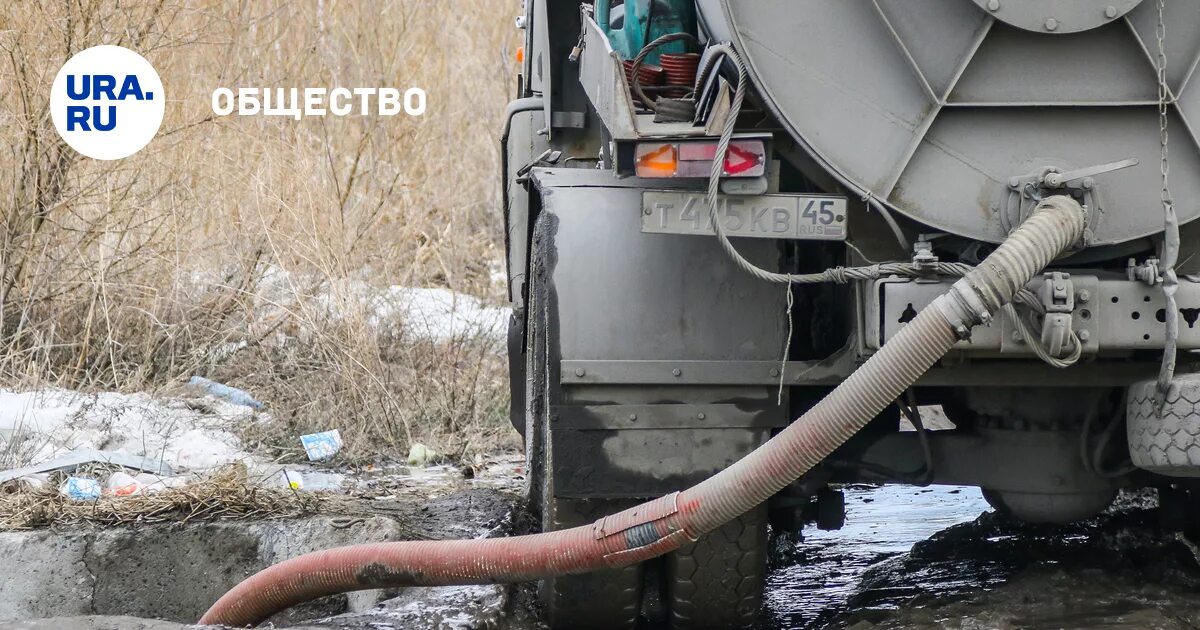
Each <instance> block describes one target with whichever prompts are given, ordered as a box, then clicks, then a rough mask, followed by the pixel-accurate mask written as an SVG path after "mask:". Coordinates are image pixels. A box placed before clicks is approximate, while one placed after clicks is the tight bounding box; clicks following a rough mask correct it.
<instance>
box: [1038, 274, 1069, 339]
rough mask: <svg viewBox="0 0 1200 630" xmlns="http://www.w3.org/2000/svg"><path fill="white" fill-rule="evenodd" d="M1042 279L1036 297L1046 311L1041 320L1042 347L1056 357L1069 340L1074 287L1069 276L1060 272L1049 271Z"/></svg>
mask: <svg viewBox="0 0 1200 630" xmlns="http://www.w3.org/2000/svg"><path fill="white" fill-rule="evenodd" d="M1043 278H1045V280H1044V281H1043V282H1042V287H1041V289H1039V290H1038V297H1040V298H1041V300H1042V306H1043V307H1045V309H1046V316H1045V318H1044V319H1043V320H1042V346H1044V347H1045V348H1046V350H1047V352H1049V353H1050V356H1052V357H1057V356H1060V355H1061V354H1062V352H1063V349H1064V348H1066V347H1067V345H1068V342H1069V340H1070V339H1071V324H1072V321H1073V317H1072V315H1071V313H1072V312H1073V311H1074V310H1075V285H1074V283H1072V282H1071V274H1069V273H1066V272H1062V271H1051V272H1049V273H1046V274H1045V275H1044V276H1043Z"/></svg>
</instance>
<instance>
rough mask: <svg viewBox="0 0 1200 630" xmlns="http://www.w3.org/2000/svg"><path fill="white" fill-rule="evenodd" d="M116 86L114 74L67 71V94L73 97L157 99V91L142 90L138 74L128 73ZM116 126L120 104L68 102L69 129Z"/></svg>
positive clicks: (114, 99) (100, 99) (78, 99)
mask: <svg viewBox="0 0 1200 630" xmlns="http://www.w3.org/2000/svg"><path fill="white" fill-rule="evenodd" d="M120 83H121V85H120V88H119V89H118V87H117V77H115V76H113V75H111V74H84V75H75V74H68V75H67V98H69V99H70V100H72V101H76V102H78V101H101V102H103V101H114V102H115V101H124V100H126V99H134V100H138V101H152V100H154V92H152V91H145V92H143V91H142V86H141V84H140V83H138V78H137V75H136V74H127V75H125V76H124V78H122V79H121V81H120ZM116 128H117V106H116V104H115V103H114V104H112V105H67V131H75V130H76V129H80V130H83V131H93V130H94V131H112V130H113V129H116Z"/></svg>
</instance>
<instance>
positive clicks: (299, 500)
mask: <svg viewBox="0 0 1200 630" xmlns="http://www.w3.org/2000/svg"><path fill="white" fill-rule="evenodd" d="M330 501H333V502H336V501H335V497H324V496H321V495H319V494H311V493H303V494H301V493H297V492H289V491H287V490H286V489H284V488H270V487H264V486H262V485H260V484H258V483H255V482H253V481H251V480H248V479H247V478H246V475H245V472H244V471H243V470H239V469H238V467H235V466H231V467H229V468H226V469H223V470H221V471H219V472H217V473H215V474H213V475H211V476H208V477H205V478H204V479H200V480H197V481H194V482H192V483H189V484H188V485H187V486H185V487H182V488H167V489H163V490H159V491H157V492H152V493H143V494H134V495H129V496H123V497H117V496H104V497H101V498H100V499H98V500H96V501H92V502H80V501H72V500H70V499H67V498H66V497H64V496H62V495H60V494H59V492H58V489H57V487H55V486H54V485H53V484H51V485H50V486H48V487H45V488H41V489H37V490H29V489H22V490H17V491H15V492H11V493H0V531H13V530H23V529H34V528H38V527H47V526H51V525H78V524H82V523H93V524H96V525H110V526H111V525H134V524H148V523H187V522H191V521H217V520H223V521H228V520H242V519H266V518H294V517H299V516H305V515H310V514H316V513H318V512H320V511H321V510H322V508H323V507H324V503H326V502H330Z"/></svg>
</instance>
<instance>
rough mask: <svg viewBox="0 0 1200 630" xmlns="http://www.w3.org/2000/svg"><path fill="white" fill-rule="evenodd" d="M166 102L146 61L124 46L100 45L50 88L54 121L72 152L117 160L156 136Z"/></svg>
mask: <svg viewBox="0 0 1200 630" xmlns="http://www.w3.org/2000/svg"><path fill="white" fill-rule="evenodd" d="M164 101H165V96H164V94H163V86H162V80H161V79H159V76H158V72H156V71H155V70H154V67H153V66H151V65H150V62H149V61H147V60H146V59H145V58H144V57H142V56H141V55H139V54H137V53H136V52H133V51H132V50H129V49H128V48H122V47H120V46H95V47H92V48H88V49H86V50H83V51H80V52H79V53H77V54H75V55H74V56H73V57H71V58H70V59H69V60H67V63H65V64H63V67H62V69H61V70H59V72H58V75H57V76H56V77H55V78H54V83H53V85H52V86H51V88H50V117H51V118H52V119H53V120H54V127H55V129H57V130H58V133H59V135H61V136H62V138H63V140H65V141H66V143H67V144H68V145H70V146H71V148H73V149H75V150H76V151H78V152H79V153H81V154H83V155H85V156H87V157H91V158H95V159H98V160H116V159H120V158H123V157H128V156H130V155H133V154H134V153H136V152H137V151H139V150H141V149H142V148H143V147H145V146H146V145H147V144H148V143H149V142H150V140H151V139H153V138H154V135H155V134H156V133H158V128H159V126H161V125H162V119H163V114H164V111H165V103H164Z"/></svg>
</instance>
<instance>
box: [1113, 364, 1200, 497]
mask: <svg viewBox="0 0 1200 630" xmlns="http://www.w3.org/2000/svg"><path fill="white" fill-rule="evenodd" d="M1155 393H1156V383H1155V381H1142V382H1140V383H1135V384H1134V385H1131V386H1130V387H1129V402H1128V406H1127V409H1126V412H1127V413H1126V437H1127V438H1128V441H1129V459H1130V460H1131V461H1132V462H1133V464H1134V465H1135V466H1137V467H1138V468H1141V469H1143V470H1148V471H1150V472H1155V473H1158V474H1161V475H1168V476H1172V477H1197V476H1200V374H1184V375H1180V376H1177V377H1175V380H1174V382H1173V383H1172V385H1171V390H1170V392H1168V394H1167V399H1166V402H1165V403H1164V404H1163V408H1162V413H1161V414H1159V413H1158V410H1156V409H1155V406H1154V395H1155Z"/></svg>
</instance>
